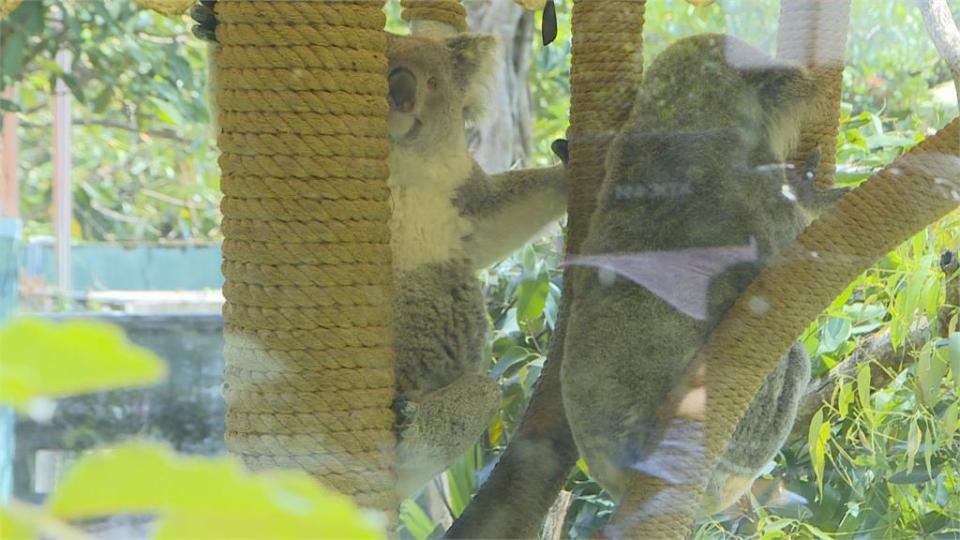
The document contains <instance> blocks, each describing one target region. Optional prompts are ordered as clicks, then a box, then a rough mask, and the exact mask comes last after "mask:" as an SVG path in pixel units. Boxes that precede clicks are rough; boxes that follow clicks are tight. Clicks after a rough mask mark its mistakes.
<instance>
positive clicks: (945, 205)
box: [625, 119, 960, 538]
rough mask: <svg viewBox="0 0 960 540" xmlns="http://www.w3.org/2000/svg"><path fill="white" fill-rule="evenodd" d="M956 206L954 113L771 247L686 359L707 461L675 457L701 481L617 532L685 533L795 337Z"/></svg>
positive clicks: (643, 486) (958, 138)
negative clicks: (695, 380)
mask: <svg viewBox="0 0 960 540" xmlns="http://www.w3.org/2000/svg"><path fill="white" fill-rule="evenodd" d="M958 205H960V119H954V120H953V121H952V122H951V123H950V124H948V125H947V126H946V127H945V128H943V129H942V130H940V131H939V132H938V133H937V134H936V135H934V136H933V137H930V138H928V139H926V140H925V141H923V142H922V143H920V144H919V145H917V146H916V147H914V148H913V149H912V150H911V151H910V152H908V153H907V154H905V155H903V156H901V157H900V158H899V159H897V160H896V161H895V162H894V163H892V164H891V165H889V166H887V167H886V168H885V169H883V170H882V171H881V172H879V173H877V174H875V175H874V176H873V177H871V178H870V179H869V180H867V181H866V182H864V183H863V184H861V185H860V187H858V188H857V189H856V190H854V191H852V192H850V193H849V194H847V195H846V196H845V197H844V198H843V199H841V200H840V201H838V202H837V203H836V205H834V206H833V207H832V208H831V209H830V210H829V211H828V212H827V213H826V214H824V215H823V216H821V217H820V218H819V219H818V220H816V221H814V222H813V223H812V224H811V225H810V226H809V227H808V228H807V229H806V230H805V231H804V232H803V233H801V234H800V236H798V237H797V239H796V240H794V241H793V242H792V243H791V244H790V245H789V246H788V247H787V248H786V249H784V250H783V252H781V253H780V254H778V255H777V257H776V258H775V259H774V260H773V261H772V262H771V264H770V266H768V267H767V268H766V269H764V271H763V272H761V274H760V275H759V276H758V277H757V279H756V280H754V282H753V283H752V284H751V285H750V287H748V288H747V289H746V290H745V291H744V293H743V294H742V295H741V296H740V297H739V298H738V300H737V302H736V303H735V304H734V305H733V307H732V308H731V309H730V311H729V312H728V313H727V315H726V317H725V318H724V320H723V321H722V322H721V323H720V325H719V326H718V327H717V328H716V330H715V331H714V332H713V334H712V335H711V337H710V339H709V341H708V342H707V343H706V344H705V345H704V346H703V347H702V348H701V349H700V351H699V352H698V353H697V356H696V358H695V359H694V362H693V363H692V367H691V373H693V372H695V371H696V370H698V369H699V368H700V367H701V366H706V368H707V372H706V376H705V377H704V379H705V381H706V387H707V420H706V437H705V445H706V459H696V456H690V455H686V454H684V455H683V456H678V458H677V459H680V460H683V461H684V463H681V464H679V467H680V468H678V469H677V470H685V471H689V475H688V478H691V479H695V480H699V482H697V481H694V482H692V483H687V484H684V485H680V486H673V489H664V491H663V493H667V494H668V496H669V498H664V499H661V500H659V501H658V506H659V507H665V508H670V509H671V510H672V511H670V512H665V513H648V514H646V515H642V516H640V517H641V519H639V520H638V521H637V522H636V523H632V524H631V527H630V528H629V530H628V532H627V533H626V534H625V536H627V537H630V538H683V537H686V536H689V534H690V533H691V531H692V527H693V519H694V513H695V511H696V508H697V503H698V501H699V500H700V498H701V497H702V495H703V489H704V487H705V482H706V480H707V478H708V477H709V473H710V471H711V470H713V468H714V466H715V465H716V463H717V460H718V459H719V456H721V455H723V452H724V451H725V449H726V445H727V443H728V442H729V440H730V437H731V436H732V434H733V432H734V428H735V427H736V425H737V423H738V422H739V421H740V418H742V417H743V415H744V413H745V411H746V410H747V407H748V405H749V404H750V400H751V399H752V398H753V396H754V395H755V394H756V392H757V390H758V389H759V388H760V385H761V384H762V382H763V379H764V377H766V375H767V374H768V373H770V371H772V370H773V368H774V365H775V364H776V363H777V361H778V360H779V359H780V358H782V356H783V355H784V354H785V353H786V351H787V349H789V347H790V345H791V344H792V343H793V341H794V340H795V339H796V338H797V336H799V335H800V334H801V333H803V330H804V329H805V328H806V327H807V325H808V324H809V323H810V321H812V320H813V319H814V318H816V316H817V315H818V314H819V313H820V312H822V311H823V310H824V309H825V308H826V307H827V306H829V305H830V302H831V301H833V299H834V298H835V297H836V296H837V295H838V294H840V293H841V292H843V290H844V288H846V286H847V285H848V284H849V283H850V282H851V281H853V280H854V279H856V277H857V276H858V275H860V274H861V273H862V272H863V271H864V270H866V269H867V268H868V267H869V266H870V265H871V264H873V262H874V261H876V260H877V259H878V258H880V257H882V256H883V255H884V254H886V253H887V252H889V251H890V250H892V249H894V248H895V247H896V246H898V245H899V244H901V243H903V242H904V241H906V240H907V239H909V238H910V236H911V235H913V234H915V233H916V232H917V231H919V230H922V229H923V228H924V227H926V226H928V225H929V224H931V223H933V222H934V221H936V220H938V219H940V218H942V217H943V216H945V215H946V214H947V213H949V212H950V211H952V210H954V209H955V208H957V206H958ZM758 336H762V339H759V338H758ZM667 408H670V407H667ZM691 454H692V453H691ZM641 480H642V482H641V483H640V484H639V485H638V486H636V490H637V492H639V493H643V492H648V491H650V490H658V489H662V488H664V486H663V485H662V482H661V481H658V480H657V479H655V478H652V477H643V478H641Z"/></svg>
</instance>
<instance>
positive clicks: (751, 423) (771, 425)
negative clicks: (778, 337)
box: [701, 343, 810, 515]
mask: <svg viewBox="0 0 960 540" xmlns="http://www.w3.org/2000/svg"><path fill="white" fill-rule="evenodd" d="M809 382H810V360H809V358H807V353H806V351H804V349H803V345H801V344H799V343H794V344H793V347H791V348H790V351H789V352H788V353H787V354H786V356H784V357H783V359H781V360H780V363H779V364H778V365H777V367H776V369H775V370H774V371H773V372H772V373H770V375H768V376H767V378H766V379H765V380H764V381H763V385H762V386H761V387H760V390H759V392H757V395H755V396H754V397H753V401H751V402H750V407H749V408H747V412H746V414H745V415H744V416H743V418H742V419H741V420H740V423H739V424H737V429H736V431H734V434H733V437H732V438H731V439H730V443H729V445H728V446H727V451H726V453H724V455H723V457H722V458H721V459H720V462H719V464H718V465H717V469H716V470H715V471H714V472H713V475H712V476H711V478H710V482H709V483H708V484H707V489H706V491H705V492H704V499H703V501H702V504H701V509H702V512H701V513H702V514H703V515H710V514H713V513H716V512H719V511H721V510H723V509H724V508H726V507H727V506H730V505H731V504H733V503H734V502H736V500H737V499H739V498H740V496H741V495H743V493H744V492H745V491H746V490H747V489H748V488H749V487H750V484H751V483H753V480H754V479H755V478H756V477H757V475H758V474H759V473H760V470H761V469H763V467H764V466H765V465H766V464H767V463H768V462H769V461H770V460H771V459H773V458H774V456H776V455H777V452H779V451H780V447H781V446H783V443H784V442H785V441H786V440H787V437H788V436H789V435H790V431H791V430H792V428H793V422H794V420H795V419H796V417H797V408H798V407H799V406H800V400H801V398H802V397H803V394H804V392H805V391H806V389H807V384H808V383H809Z"/></svg>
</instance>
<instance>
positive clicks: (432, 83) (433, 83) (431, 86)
mask: <svg viewBox="0 0 960 540" xmlns="http://www.w3.org/2000/svg"><path fill="white" fill-rule="evenodd" d="M436 89H437V78H436V77H430V78H429V79H427V90H430V91H433V90H436Z"/></svg>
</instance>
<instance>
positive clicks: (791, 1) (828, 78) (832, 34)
mask: <svg viewBox="0 0 960 540" xmlns="http://www.w3.org/2000/svg"><path fill="white" fill-rule="evenodd" d="M849 25H850V0H782V2H781V4H780V24H779V28H778V31H777V58H779V59H782V60H787V61H789V62H792V63H795V64H798V65H801V66H804V67H806V68H808V69H809V70H810V74H811V75H812V76H813V78H814V80H815V81H816V85H817V96H816V98H815V101H814V104H813V106H812V107H811V109H810V111H812V112H811V113H810V114H809V115H808V116H807V117H806V118H805V121H804V123H803V126H802V127H801V130H800V139H799V141H798V143H797V147H796V149H795V150H794V151H793V152H792V153H791V155H790V156H789V157H788V158H787V163H790V164H792V165H793V166H794V167H795V170H803V166H804V164H805V163H806V161H807V160H808V158H809V156H810V154H811V152H813V151H814V149H816V148H817V147H818V146H819V147H820V164H819V166H818V168H817V171H816V183H817V187H819V188H829V187H830V186H832V185H833V178H834V173H835V172H836V168H837V165H836V161H837V129H838V128H839V122H840V96H841V92H842V91H843V65H844V59H845V57H846V47H847V33H848V27H849Z"/></svg>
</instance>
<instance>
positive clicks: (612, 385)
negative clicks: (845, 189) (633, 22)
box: [561, 34, 837, 514]
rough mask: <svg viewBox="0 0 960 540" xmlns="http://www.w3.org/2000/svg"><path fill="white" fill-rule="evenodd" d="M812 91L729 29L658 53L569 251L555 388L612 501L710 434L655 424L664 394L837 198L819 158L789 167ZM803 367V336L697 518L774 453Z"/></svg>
mask: <svg viewBox="0 0 960 540" xmlns="http://www.w3.org/2000/svg"><path fill="white" fill-rule="evenodd" d="M814 92H815V87H814V84H813V82H812V80H811V79H810V78H809V77H808V75H807V74H806V73H805V72H804V71H803V70H802V69H800V68H799V67H796V66H792V65H786V64H783V63H779V62H777V61H775V60H773V59H771V58H769V57H767V56H766V55H765V54H764V53H762V52H760V51H758V50H756V49H754V48H752V47H751V46H749V45H747V44H746V43H744V42H742V41H739V40H737V39H735V38H733V37H729V36H725V35H714V34H708V35H700V36H695V37H690V38H686V39H682V40H680V41H678V42H676V43H675V44H673V45H671V46H670V47H668V48H667V49H666V50H665V51H664V52H663V53H662V54H660V55H659V56H658V57H657V58H656V59H655V60H654V62H653V63H652V65H651V66H650V68H649V69H648V71H647V73H646V76H645V78H644V81H643V82H642V84H641V86H640V88H639V90H638V93H637V96H636V101H635V103H634V106H633V108H632V110H631V113H630V116H629V117H628V119H627V121H626V122H625V123H624V126H625V127H624V128H623V129H622V130H621V131H620V132H619V133H618V134H617V136H616V137H615V139H614V140H613V142H612V143H611V146H610V148H609V149H608V153H607V156H606V176H605V178H604V180H603V183H602V186H601V188H600V190H599V193H598V195H597V207H596V210H595V212H594V214H593V215H592V216H591V222H590V228H589V231H588V235H587V237H586V239H585V241H584V244H583V246H582V249H581V252H582V253H583V254H584V255H583V256H582V257H581V258H580V259H579V260H578V259H573V260H571V261H569V262H568V264H574V265H581V266H586V267H587V268H584V269H583V271H582V272H580V273H579V274H578V278H577V281H576V282H575V284H574V291H575V292H574V298H575V300H574V301H573V303H572V305H571V312H570V318H569V321H568V327H567V334H566V338H565V341H564V363H563V367H562V373H561V385H562V391H563V399H564V408H565V410H566V413H567V418H568V420H569V423H570V426H571V429H572V431H573V435H574V439H575V441H576V444H577V447H578V449H579V451H580V453H581V456H582V457H583V459H584V460H585V461H586V463H587V465H588V466H589V468H590V472H591V474H592V475H593V476H594V478H595V479H596V480H597V481H598V482H600V484H601V485H602V486H603V487H604V488H605V489H607V490H608V491H609V492H610V493H611V494H612V495H613V496H614V498H616V499H618V500H619V499H620V498H621V497H622V496H623V494H624V492H625V490H626V488H627V487H628V482H629V481H630V480H629V479H630V478H631V473H632V472H638V471H639V472H643V473H645V474H657V475H664V474H673V473H670V472H668V471H667V470H668V469H669V466H670V465H669V461H671V460H670V455H668V454H669V452H676V451H678V448H680V447H681V446H682V444H681V443H683V444H693V446H697V445H696V444H694V443H696V441H697V434H699V436H700V438H701V439H700V440H702V433H703V426H702V423H698V422H697V421H694V420H685V419H683V418H679V417H678V418H675V419H674V420H672V421H671V422H670V425H669V426H666V427H665V426H662V425H655V424H656V420H655V416H656V411H657V408H658V406H660V405H661V404H662V403H664V402H666V401H667V400H668V397H669V396H670V395H671V392H674V391H675V390H676V389H677V388H679V386H678V385H680V384H682V383H681V380H682V377H683V376H684V374H685V372H686V369H687V368H688V366H689V364H690V362H691V360H692V359H693V357H694V355H695V354H696V352H697V351H698V349H699V348H700V347H701V346H702V345H703V344H704V343H705V341H706V340H707V338H708V337H709V334H710V332H711V331H712V330H713V329H714V328H715V326H716V325H717V323H718V322H719V321H720V319H721V318H722V317H723V314H724V313H725V312H726V311H727V309H728V308H729V307H730V306H731V305H732V304H733V302H734V300H735V299H736V298H737V296H738V295H739V294H740V293H741V292H742V291H743V290H744V289H745V288H746V287H747V285H749V284H750V282H751V281H752V280H753V278H754V277H755V276H756V275H757V274H758V273H759V272H760V270H761V269H763V267H764V266H765V265H766V264H768V261H769V260H770V259H771V258H772V257H773V256H774V255H776V254H777V252H778V251H779V250H780V249H781V248H783V247H784V246H785V245H786V244H787V243H789V242H790V241H791V240H793V239H794V237H795V236H796V235H797V234H798V233H799V232H800V231H801V230H802V229H803V228H804V227H805V226H806V225H807V224H808V222H809V219H810V214H811V212H813V211H815V210H816V209H818V208H820V207H823V206H824V205H826V204H828V202H829V201H830V200H832V199H836V197H837V194H836V193H830V192H826V191H824V192H820V193H816V192H815V191H814V188H813V186H814V184H813V174H812V173H810V171H811V170H815V169H816V163H815V159H816V156H814V157H813V158H812V160H813V161H814V163H813V164H812V165H810V164H808V167H806V168H805V170H804V171H803V174H801V175H796V174H791V175H788V174H787V173H788V172H789V171H788V169H787V167H786V166H785V165H784V163H785V158H786V156H787V153H788V151H789V150H790V149H791V147H792V145H793V144H794V143H795V140H796V139H797V136H798V131H799V127H800V122H801V119H802V117H803V115H804V111H805V110H806V109H805V108H806V107H808V106H810V103H811V100H810V98H812V97H813V94H814ZM811 166H812V169H811V168H810V167H811ZM798 176H799V177H798ZM825 201H826V202H825ZM758 300H759V302H760V303H761V304H762V299H758ZM758 309H762V306H758ZM756 339H763V337H762V336H757V337H756ZM809 377H810V366H809V361H808V359H807V356H806V353H805V351H804V350H803V348H802V347H801V346H800V345H799V344H795V345H794V346H793V348H792V349H791V350H790V351H789V352H788V353H787V354H786V356H785V357H784V358H783V359H781V361H780V363H779V365H778V367H777V368H776V370H775V371H774V372H773V373H771V374H770V375H769V376H768V377H767V378H766V380H765V382H764V383H763V386H762V388H761V389H760V391H759V393H758V394H757V396H756V397H755V398H754V399H753V402H752V403H751V405H750V407H749V410H748V412H747V415H746V417H745V418H744V419H743V420H742V421H741V423H740V424H739V426H738V427H737V429H736V433H735V435H734V437H733V439H732V441H731V443H730V446H729V449H728V450H727V452H726V454H725V455H724V456H722V460H721V462H720V465H719V466H718V468H717V469H716V470H715V471H714V473H713V476H712V477H711V478H710V479H709V482H708V488H707V493H706V495H705V497H704V499H703V500H702V501H701V513H702V514H709V513H714V512H716V511H719V510H721V509H723V508H724V507H726V506H727V505H729V504H730V503H732V502H734V501H735V500H736V499H737V498H739V496H740V495H741V494H742V492H743V491H744V490H745V489H746V488H747V487H749V485H750V483H751V482H752V481H753V480H754V479H755V477H756V476H757V475H758V474H759V472H760V470H761V468H762V467H763V466H764V465H766V463H767V462H768V461H769V460H770V459H771V458H773V457H774V456H775V455H776V453H777V452H778V451H779V448H780V446H781V445H782V444H783V442H784V441H785V439H786V437H787V435H788V434H789V432H790V428H791V427H792V424H793V421H794V419H795V417H796V412H797V407H798V404H799V401H800V398H801V396H802V394H803V392H804V390H805V388H806V385H807V383H808V381H809ZM691 429H693V430H696V431H695V432H691V431H690V430H691ZM691 433H694V436H693V438H692V439H691V438H690V434H691ZM655 435H663V444H662V445H661V446H660V447H659V449H657V448H654V446H656V443H657V442H658V440H659V439H658V437H656V436H655ZM686 450H690V451H698V452H703V448H702V445H700V446H699V448H686ZM672 478H675V479H676V480H675V481H676V482H683V481H687V480H692V479H684V478H682V471H677V476H675V477H672Z"/></svg>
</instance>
